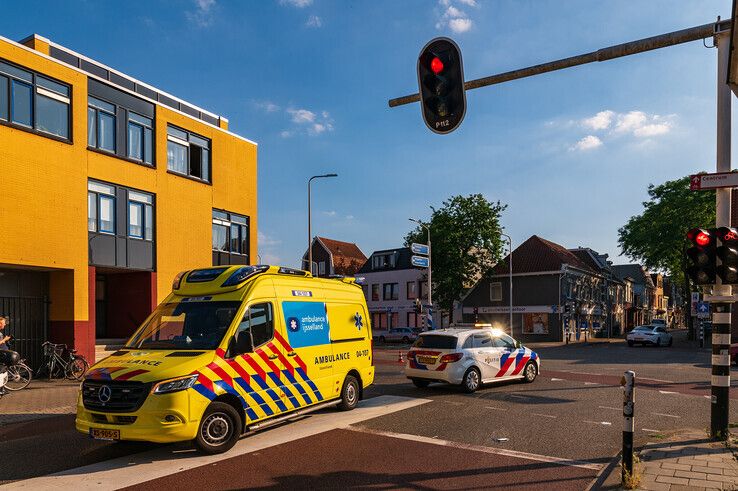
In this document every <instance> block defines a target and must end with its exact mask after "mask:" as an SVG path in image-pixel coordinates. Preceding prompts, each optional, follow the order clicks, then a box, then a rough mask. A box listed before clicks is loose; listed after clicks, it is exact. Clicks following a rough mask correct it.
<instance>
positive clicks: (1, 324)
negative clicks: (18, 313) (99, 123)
mask: <svg viewBox="0 0 738 491" xmlns="http://www.w3.org/2000/svg"><path fill="white" fill-rule="evenodd" d="M8 324H10V318H8V316H5V315H0V350H7V351H10V348H9V347H8V344H7V343H8V341H10V340H11V339H13V336H10V335H5V326H7V325H8Z"/></svg>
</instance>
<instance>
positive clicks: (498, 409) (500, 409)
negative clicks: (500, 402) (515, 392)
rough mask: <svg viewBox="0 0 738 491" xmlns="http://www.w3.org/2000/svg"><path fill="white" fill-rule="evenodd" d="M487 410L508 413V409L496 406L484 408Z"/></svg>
mask: <svg viewBox="0 0 738 491" xmlns="http://www.w3.org/2000/svg"><path fill="white" fill-rule="evenodd" d="M484 407H485V408H486V409H494V410H495V411H507V409H504V408H501V407H494V406H484Z"/></svg>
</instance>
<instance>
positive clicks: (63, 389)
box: [0, 379, 79, 426]
mask: <svg viewBox="0 0 738 491" xmlns="http://www.w3.org/2000/svg"><path fill="white" fill-rule="evenodd" d="M78 389H79V382H74V381H69V380H52V381H47V380H44V379H42V380H32V381H31V385H29V386H28V387H26V388H25V389H23V390H19V391H14V392H10V393H9V394H7V395H5V396H3V397H2V398H0V426H4V425H8V424H11V423H17V422H21V421H31V420H34V419H39V418H44V417H47V416H54V415H59V414H73V413H74V412H75V411H76V404H77V391H78Z"/></svg>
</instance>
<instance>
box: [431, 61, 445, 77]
mask: <svg viewBox="0 0 738 491" xmlns="http://www.w3.org/2000/svg"><path fill="white" fill-rule="evenodd" d="M430 67H431V70H432V71H433V73H435V74H436V75H438V74H439V73H441V72H442V71H443V62H442V61H441V59H440V58H438V57H435V58H433V59H432V60H431V64H430Z"/></svg>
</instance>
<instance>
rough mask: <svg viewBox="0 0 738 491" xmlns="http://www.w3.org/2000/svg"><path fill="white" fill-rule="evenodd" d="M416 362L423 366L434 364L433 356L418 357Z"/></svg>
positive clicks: (434, 358)
mask: <svg viewBox="0 0 738 491" xmlns="http://www.w3.org/2000/svg"><path fill="white" fill-rule="evenodd" d="M418 361H419V362H420V363H422V364H423V365H433V364H434V363H435V362H436V357H435V356H423V355H420V356H418Z"/></svg>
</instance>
